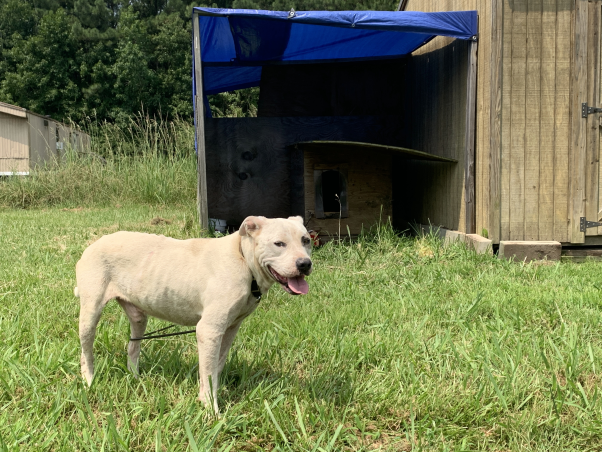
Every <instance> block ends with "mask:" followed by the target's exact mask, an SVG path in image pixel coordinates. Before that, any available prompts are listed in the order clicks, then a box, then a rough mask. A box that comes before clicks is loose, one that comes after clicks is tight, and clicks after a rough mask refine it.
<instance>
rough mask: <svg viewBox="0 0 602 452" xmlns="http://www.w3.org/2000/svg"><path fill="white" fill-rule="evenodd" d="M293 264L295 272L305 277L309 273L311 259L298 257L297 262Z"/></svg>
mask: <svg viewBox="0 0 602 452" xmlns="http://www.w3.org/2000/svg"><path fill="white" fill-rule="evenodd" d="M295 264H296V265H297V270H299V273H301V274H302V275H306V276H307V275H309V274H310V273H311V266H312V264H311V259H309V258H307V257H300V258H299V259H297V262H295Z"/></svg>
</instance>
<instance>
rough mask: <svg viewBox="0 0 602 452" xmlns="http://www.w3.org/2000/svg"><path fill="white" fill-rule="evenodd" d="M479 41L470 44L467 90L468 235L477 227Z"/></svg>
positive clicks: (466, 185)
mask: <svg viewBox="0 0 602 452" xmlns="http://www.w3.org/2000/svg"><path fill="white" fill-rule="evenodd" d="M477 45H478V44H477V41H476V40H475V41H471V43H470V44H469V46H470V49H469V52H470V54H469V56H468V76H467V89H466V129H465V134H464V137H465V139H464V143H465V144H464V146H465V152H466V159H465V172H464V190H465V195H464V202H465V203H466V233H467V234H474V233H475V227H476V226H475V225H476V203H475V128H476V106H477V104H476V100H477Z"/></svg>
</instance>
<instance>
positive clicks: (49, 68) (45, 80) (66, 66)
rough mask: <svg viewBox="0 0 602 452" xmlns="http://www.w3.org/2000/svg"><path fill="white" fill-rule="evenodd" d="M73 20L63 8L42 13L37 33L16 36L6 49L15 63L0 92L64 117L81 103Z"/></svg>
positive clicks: (19, 103) (9, 58)
mask: <svg viewBox="0 0 602 452" xmlns="http://www.w3.org/2000/svg"><path fill="white" fill-rule="evenodd" d="M71 29H72V22H71V20H70V18H69V17H68V16H67V14H66V13H65V11H64V10H62V9H58V10H56V11H55V12H53V11H49V12H47V13H46V14H44V16H43V17H42V19H41V21H40V24H39V26H38V30H37V34H35V35H33V36H31V37H29V39H26V40H25V39H22V38H16V36H17V35H16V34H13V37H15V44H14V46H13V47H12V48H11V49H9V50H6V52H5V53H6V54H7V55H8V56H7V59H8V60H10V61H13V62H14V64H15V69H16V70H15V71H14V72H9V71H6V72H5V74H4V75H5V79H4V80H3V81H2V87H1V90H0V93H1V94H0V96H1V97H2V98H4V99H6V100H7V101H8V102H11V103H15V104H17V105H20V106H22V107H26V108H28V109H31V110H33V111H37V112H43V113H44V114H49V115H57V116H59V117H63V116H66V115H69V114H70V113H72V112H75V111H76V110H77V109H78V107H79V102H80V90H79V89H78V83H79V70H78V67H77V63H76V60H75V59H74V56H75V55H76V54H77V49H78V44H77V41H76V40H75V39H74V37H73V34H72V33H71Z"/></svg>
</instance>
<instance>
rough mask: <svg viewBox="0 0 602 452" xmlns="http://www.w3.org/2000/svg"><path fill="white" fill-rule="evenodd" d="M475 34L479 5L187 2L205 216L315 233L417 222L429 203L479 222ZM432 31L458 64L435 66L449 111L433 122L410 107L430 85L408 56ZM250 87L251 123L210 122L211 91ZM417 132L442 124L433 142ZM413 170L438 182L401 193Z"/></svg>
mask: <svg viewBox="0 0 602 452" xmlns="http://www.w3.org/2000/svg"><path fill="white" fill-rule="evenodd" d="M476 34H477V15H476V12H475V11H462V12H445V13H420V12H418V13H416V12H375V11H351V12H295V11H290V12H286V13H283V12H271V11H254V10H253V11H251V10H230V9H214V8H194V13H193V40H194V45H193V49H194V83H193V90H194V99H195V125H196V133H197V134H196V137H197V154H198V174H199V184H198V203H199V212H200V218H201V224H202V225H203V226H206V225H208V221H209V218H217V219H224V220H226V222H227V223H228V224H229V225H232V226H238V225H239V224H240V222H241V221H242V220H243V219H244V218H245V217H246V216H247V215H265V216H268V217H283V216H284V217H285V216H289V215H301V216H303V217H304V218H305V219H306V221H307V222H308V226H309V227H311V228H313V229H320V230H321V232H322V233H323V234H335V233H338V232H339V230H340V232H341V234H347V233H348V232H350V233H351V234H358V233H359V232H360V231H361V230H362V229H367V228H369V227H370V226H372V225H373V224H375V223H377V222H378V221H380V220H382V221H386V220H387V218H391V217H392V219H393V222H394V223H396V224H398V225H402V226H403V225H405V224H406V223H407V222H411V221H416V220H420V218H418V216H417V209H416V208H415V207H416V206H417V205H418V204H420V200H422V199H426V198H433V199H437V202H438V203H439V207H438V209H439V211H441V212H444V213H445V215H447V217H448V218H449V219H450V224H451V223H454V224H456V225H457V224H462V226H461V227H462V228H464V224H473V223H474V215H472V214H471V212H473V211H474V209H473V205H474V164H473V156H474V130H475V127H474V117H475V108H474V106H475V105H476V104H475V102H474V92H475V87H476V71H475V70H474V69H475V68H476V65H475V63H476V52H475V51H474V49H475V47H474V45H473V44H474V43H476V42H477V36H476ZM437 36H445V37H448V38H450V39H453V40H454V41H453V42H455V43H457V44H456V47H457V50H456V52H455V54H454V56H453V61H454V62H455V63H456V66H455V68H454V71H453V72H450V73H449V74H444V73H441V74H439V75H440V78H441V83H440V84H439V86H446V89H448V90H449V92H448V93H447V94H448V97H447V98H446V99H447V100H446V102H450V103H451V104H452V105H451V107H452V110H451V112H452V113H453V114H454V115H456V116H457V117H454V118H443V117H441V118H439V123H433V126H434V131H433V130H429V129H428V128H427V127H425V125H426V124H427V123H428V122H429V121H430V120H431V119H430V117H429V112H427V111H425V110H424V108H425V106H424V105H418V104H422V103H424V102H430V103H431V104H433V103H434V102H435V100H436V99H434V97H433V96H432V95H430V94H428V93H426V94H425V96H423V97H420V96H418V95H417V94H416V93H415V91H416V90H417V89H419V88H422V87H423V86H424V84H425V80H424V79H423V74H422V73H420V72H419V70H420V69H422V68H423V64H422V60H420V59H418V60H417V62H415V61H414V58H413V57H411V55H412V53H413V52H414V53H415V52H416V50H417V49H419V48H421V47H423V46H424V45H426V44H427V43H429V42H431V41H432V40H434V39H440V38H437ZM199 37H200V39H199ZM471 68H472V69H471ZM432 82H433V83H435V81H434V80H433V81H432ZM251 86H259V87H260V97H259V105H258V114H257V117H256V118H217V119H216V118H211V112H210V109H209V108H208V103H207V101H206V95H209V94H215V93H219V92H224V91H232V90H236V89H240V88H245V87H251ZM429 108H430V107H429ZM417 109H419V110H420V111H421V112H422V113H423V114H424V115H425V116H424V117H418V116H417V115H416V111H417ZM431 110H433V108H431ZM433 113H434V112H433ZM432 116H433V117H434V116H436V115H432ZM453 121H456V122H455V123H454V125H456V126H457V127H456V128H455V129H454V130H448V129H447V127H448V125H449V124H451V123H452V122H453ZM420 133H423V134H431V133H436V134H437V139H438V146H433V145H432V143H431V142H429V141H428V140H426V139H423V140H422V141H421V140H418V139H417V138H416V135H417V134H420ZM433 169H434V171H435V174H436V175H438V177H440V178H441V180H445V183H440V182H439V181H435V180H434V179H433V178H432V177H431V175H427V172H428V171H431V170H433ZM417 172H420V173H421V174H425V175H427V177H431V182H432V183H430V184H429V185H428V189H425V188H422V187H418V188H417V187H409V191H408V177H409V176H408V175H410V176H411V177H415V174H414V173H417ZM427 214H428V213H427Z"/></svg>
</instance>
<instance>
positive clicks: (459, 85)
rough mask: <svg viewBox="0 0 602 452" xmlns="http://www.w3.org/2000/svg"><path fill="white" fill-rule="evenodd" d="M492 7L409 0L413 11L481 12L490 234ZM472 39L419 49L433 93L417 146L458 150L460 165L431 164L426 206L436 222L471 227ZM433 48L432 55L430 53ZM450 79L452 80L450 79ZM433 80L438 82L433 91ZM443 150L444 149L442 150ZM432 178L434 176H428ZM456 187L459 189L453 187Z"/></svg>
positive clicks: (482, 199) (478, 193) (480, 175)
mask: <svg viewBox="0 0 602 452" xmlns="http://www.w3.org/2000/svg"><path fill="white" fill-rule="evenodd" d="M491 8H492V0H444V1H437V2H433V1H430V0H409V1H408V4H407V7H406V10H407V11H425V12H437V11H466V10H477V11H478V12H479V40H478V54H477V57H478V64H477V105H476V130H475V141H476V144H475V181H476V182H475V185H476V187H475V198H476V199H475V204H476V207H475V210H476V212H475V214H476V232H477V233H479V234H481V233H485V232H484V231H483V230H484V229H485V230H487V232H486V234H487V235H489V228H490V226H489V185H488V184H489V165H490V156H489V139H490V136H489V127H490V125H489V123H490V121H489V114H490V102H489V97H490V94H489V89H490V84H489V82H488V80H489V77H490V62H491V51H492V49H491V41H490V35H491V24H490V22H491V16H492V14H491ZM469 45H470V44H469V43H468V42H467V41H461V40H453V39H451V38H444V37H437V38H435V39H433V41H431V42H430V43H428V44H427V45H426V46H424V47H422V48H420V49H419V50H418V51H416V52H414V54H413V60H414V61H415V62H416V64H417V65H418V67H417V68H416V69H417V70H415V71H414V73H415V74H416V75H417V76H418V77H420V75H421V73H422V74H423V76H424V77H423V80H422V81H421V80H420V79H419V80H418V90H419V91H417V92H419V96H422V95H423V94H424V93H426V94H427V96H428V102H429V105H428V109H427V110H426V111H423V112H420V113H421V114H420V117H419V118H418V119H419V120H421V121H422V125H421V129H420V130H421V132H420V134H419V139H420V140H422V143H420V145H419V146H418V147H415V149H419V150H422V151H426V152H446V153H448V155H451V153H453V155H454V157H453V158H456V159H458V164H457V165H456V166H453V167H452V166H448V167H443V166H441V165H439V166H437V164H432V163H431V164H429V165H428V166H431V167H432V168H430V169H425V184H427V185H430V187H426V192H425V194H424V195H423V202H424V203H425V207H424V211H425V213H428V218H426V217H423V218H422V219H421V222H425V221H427V220H430V222H431V223H432V224H436V225H442V226H445V227H448V228H451V229H455V230H460V231H464V230H465V210H464V209H465V199H464V163H465V162H464V148H465V143H464V127H465V122H466V118H465V111H466V83H467V80H466V77H467V74H466V69H467V67H468V66H467V61H468V60H467V58H468V46H469ZM429 53H430V54H431V55H430V56H429V55H428V54H429ZM446 79H448V80H446ZM429 86H431V87H435V88H434V90H433V91H431V90H429ZM441 150H443V151H441ZM427 181H431V182H427ZM450 190H452V191H453V193H451V192H449V191H450Z"/></svg>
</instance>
